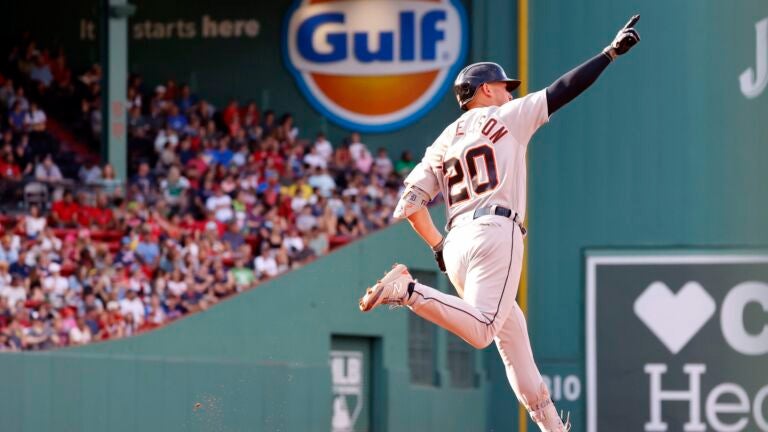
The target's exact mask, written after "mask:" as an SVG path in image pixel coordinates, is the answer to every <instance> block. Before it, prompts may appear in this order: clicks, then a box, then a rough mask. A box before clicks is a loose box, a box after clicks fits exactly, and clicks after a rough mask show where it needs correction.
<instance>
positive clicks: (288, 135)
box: [277, 113, 299, 144]
mask: <svg viewBox="0 0 768 432" xmlns="http://www.w3.org/2000/svg"><path fill="white" fill-rule="evenodd" d="M298 136H299V128H298V127H296V125H294V123H293V115H291V114H290V113H286V114H283V116H282V117H280V123H279V125H278V127H277V139H278V140H280V141H282V142H286V143H288V144H293V142H294V141H296V138H298Z"/></svg>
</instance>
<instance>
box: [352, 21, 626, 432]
mask: <svg viewBox="0 0 768 432" xmlns="http://www.w3.org/2000/svg"><path fill="white" fill-rule="evenodd" d="M639 19H640V16H639V15H635V16H633V17H632V18H631V19H630V20H629V22H628V23H627V24H626V25H625V26H624V27H623V28H622V29H621V30H619V32H618V34H617V35H616V38H615V39H614V40H613V42H611V44H610V45H608V46H607V47H606V48H605V49H603V50H602V52H600V53H599V54H598V55H596V56H594V57H593V58H591V59H589V60H588V61H586V62H585V63H583V64H582V65H580V66H578V67H576V68H575V69H573V70H571V71H570V72H568V73H566V74H565V75H563V76H562V77H560V78H559V79H558V80H557V81H555V82H554V83H553V84H552V85H550V86H549V87H547V88H546V89H543V90H541V91H538V92H536V93H532V94H530V95H528V96H525V97H523V98H520V99H515V100H513V98H512V95H511V92H512V91H513V90H515V89H516V88H517V87H518V86H519V85H520V81H518V80H514V79H509V78H507V76H506V74H505V73H504V70H503V69H502V68H501V66H499V65H497V64H495V63H487V62H486V63H475V64H471V65H469V66H467V67H466V68H464V70H462V71H461V72H460V73H459V75H458V77H457V78H456V81H455V83H454V92H455V94H456V99H457V100H458V103H459V106H460V107H461V109H462V110H464V111H465V112H464V114H462V116H461V117H459V118H458V119H457V120H456V121H454V122H453V123H451V124H450V125H449V126H448V127H447V128H445V130H444V131H443V133H442V134H440V136H439V137H438V138H437V139H436V140H435V141H434V143H433V144H432V145H431V146H430V147H429V148H427V150H426V153H425V155H424V158H423V159H422V160H421V162H420V163H419V164H418V165H417V166H416V168H415V169H414V170H413V171H412V172H411V173H410V174H409V175H408V177H407V178H406V179H405V190H404V192H403V195H402V197H401V199H400V202H399V203H398V205H397V207H396V209H395V212H394V217H395V218H407V219H408V220H409V221H410V223H411V225H412V227H413V229H414V230H415V231H416V232H417V233H418V234H419V235H420V236H421V237H422V239H424V241H425V242H426V243H427V244H428V245H429V246H430V247H431V248H432V250H433V251H434V253H435V259H436V260H437V263H438V266H439V267H440V270H442V271H444V272H446V273H447V274H448V277H449V278H450V280H451V283H452V284H453V285H454V287H455V288H456V291H457V292H458V294H459V296H460V297H456V296H452V295H448V294H444V293H442V292H440V291H438V290H436V289H434V288H431V287H428V286H426V285H423V284H420V283H418V282H417V281H416V280H414V279H413V278H412V277H411V275H410V274H409V273H408V269H407V268H406V267H405V266H404V265H402V264H396V265H395V266H394V267H393V268H392V270H391V271H389V273H387V274H386V275H385V276H384V277H383V278H382V279H381V280H379V281H378V282H377V283H376V284H375V285H374V286H373V287H371V288H369V289H368V290H367V291H366V293H365V295H364V296H363V298H361V299H360V309H361V310H362V311H364V312H367V311H369V310H371V309H373V308H375V307H376V306H379V305H381V304H389V305H402V306H407V307H409V308H410V309H411V310H412V311H413V312H415V313H416V314H418V315H419V316H421V317H423V318H424V319H427V320H429V321H432V322H433V323H435V324H437V325H440V326H441V327H443V328H445V329H447V330H449V331H451V332H453V333H455V334H456V335H458V336H459V337H461V338H462V339H464V340H465V341H466V342H468V343H469V344H470V345H472V346H473V347H475V348H485V347H487V346H488V345H490V343H491V342H493V341H495V342H496V347H497V349H498V351H499V354H500V355H501V359H502V361H503V362H504V365H505V367H506V371H507V377H508V379H509V382H510V384H511V386H512V389H513V390H514V391H515V394H516V395H517V398H518V400H519V401H520V402H521V403H522V404H523V405H524V406H525V407H526V409H527V410H528V412H529V414H530V416H531V418H532V419H533V421H534V422H535V423H536V424H537V425H538V426H539V428H540V429H541V430H542V431H546V432H554V431H567V430H569V429H570V422H569V421H568V420H567V419H566V421H565V424H564V423H563V420H562V419H561V418H560V416H559V415H558V413H557V410H556V409H555V407H554V404H553V402H552V400H551V398H550V395H549V392H548V391H547V388H546V386H545V385H544V382H543V380H542V378H541V374H540V373H539V370H538V368H537V367H536V364H535V363H534V359H533V353H532V351H531V345H530V340H529V339H528V331H527V327H526V322H525V316H524V315H523V312H522V311H521V310H520V307H519V306H518V304H517V302H516V301H515V296H516V293H517V286H518V282H519V279H520V271H521V267H522V261H523V236H524V235H525V229H524V228H523V225H522V224H523V220H524V218H525V200H526V164H525V153H526V149H527V146H528V142H529V141H530V139H531V137H532V136H533V134H534V133H535V132H536V130H537V129H538V128H539V127H540V126H542V125H543V124H544V123H546V122H547V121H549V118H550V116H551V115H552V114H553V113H554V112H555V111H557V110H558V109H560V108H561V107H562V106H563V105H565V104H567V103H568V102H570V101H571V100H573V99H574V98H575V97H576V96H578V95H579V94H581V92H583V91H584V90H586V89H587V88H588V87H589V86H590V85H591V84H592V83H593V82H594V81H595V80H596V79H597V77H598V76H600V74H601V73H602V72H603V70H604V69H605V68H606V67H608V65H609V64H610V63H611V62H613V61H614V60H616V58H617V57H618V56H620V55H622V54H625V53H626V52H627V51H629V50H630V48H632V47H633V46H634V45H635V44H637V42H639V41H640V36H639V35H638V33H637V32H636V31H635V29H634V28H633V27H634V25H635V23H637V21H638V20H639ZM438 192H442V194H443V197H444V199H445V207H446V211H447V220H448V224H447V226H446V231H447V235H446V236H445V237H443V235H442V234H441V233H440V231H438V230H437V228H435V225H434V223H433V222H432V219H431V217H430V215H429V212H428V211H427V208H426V205H427V203H429V202H430V201H432V199H434V198H435V196H436V195H437V193H438Z"/></svg>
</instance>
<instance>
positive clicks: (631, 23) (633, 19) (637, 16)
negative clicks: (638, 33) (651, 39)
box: [624, 15, 640, 29]
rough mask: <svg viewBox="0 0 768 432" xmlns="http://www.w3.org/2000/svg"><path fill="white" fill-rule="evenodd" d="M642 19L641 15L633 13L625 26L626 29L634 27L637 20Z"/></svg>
mask: <svg viewBox="0 0 768 432" xmlns="http://www.w3.org/2000/svg"><path fill="white" fill-rule="evenodd" d="M638 21H640V15H633V16H632V18H630V19H629V22H627V24H626V25H625V26H624V28H625V29H628V28H631V27H634V26H635V24H637V22H638Z"/></svg>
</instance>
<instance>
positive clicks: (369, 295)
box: [358, 264, 408, 312]
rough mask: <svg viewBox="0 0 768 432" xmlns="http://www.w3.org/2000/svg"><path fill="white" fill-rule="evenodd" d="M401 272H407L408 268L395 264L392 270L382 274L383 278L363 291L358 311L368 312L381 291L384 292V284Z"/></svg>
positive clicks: (398, 275)
mask: <svg viewBox="0 0 768 432" xmlns="http://www.w3.org/2000/svg"><path fill="white" fill-rule="evenodd" d="M402 274H408V268H407V267H405V266H404V265H403V264H395V265H394V266H393V267H392V270H390V271H389V272H388V273H387V274H386V275H384V277H383V278H381V279H380V280H379V281H378V282H376V284H375V285H374V286H372V287H370V288H368V289H367V290H366V291H365V295H364V296H362V297H361V298H360V301H359V304H358V306H359V307H360V311H362V312H368V311H370V310H372V309H373V308H374V307H376V306H378V305H377V304H376V302H377V301H378V300H379V297H381V294H382V292H384V288H383V287H384V285H386V284H387V283H389V282H391V281H392V280H394V279H396V278H398V277H400V276H401V275H402ZM374 305H376V306H374Z"/></svg>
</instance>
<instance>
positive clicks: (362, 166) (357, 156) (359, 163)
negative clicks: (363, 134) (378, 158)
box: [349, 132, 373, 174]
mask: <svg viewBox="0 0 768 432" xmlns="http://www.w3.org/2000/svg"><path fill="white" fill-rule="evenodd" d="M350 141H351V144H350V145H349V154H350V155H351V156H352V161H353V162H354V163H355V168H357V169H358V170H360V171H361V172H363V173H365V174H368V173H369V172H370V171H371V165H373V156H371V152H370V150H368V147H366V145H365V144H363V143H362V142H360V134H359V133H357V132H353V133H352V137H351V139H350Z"/></svg>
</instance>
